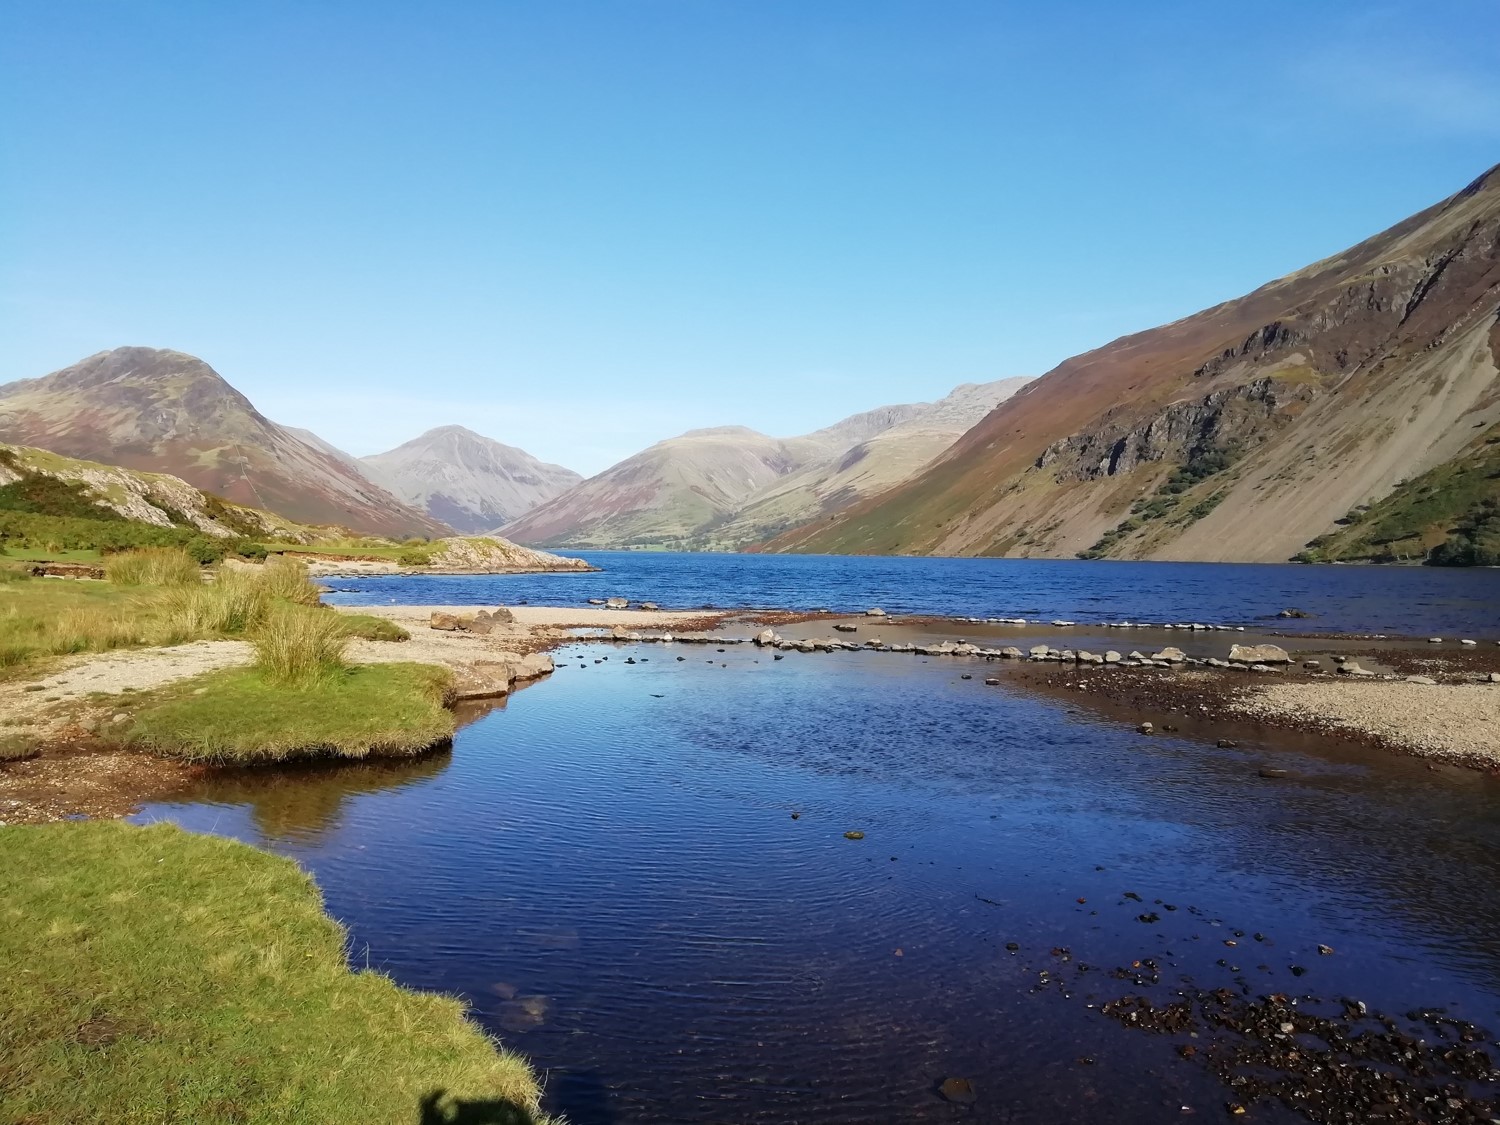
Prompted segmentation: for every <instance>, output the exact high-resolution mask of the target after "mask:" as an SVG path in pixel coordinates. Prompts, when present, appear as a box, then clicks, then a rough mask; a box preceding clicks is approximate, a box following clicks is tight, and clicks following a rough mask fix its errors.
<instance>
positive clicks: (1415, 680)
mask: <svg viewBox="0 0 1500 1125" xmlns="http://www.w3.org/2000/svg"><path fill="white" fill-rule="evenodd" d="M1406 682H1407V683H1409V684H1430V685H1432V686H1433V687H1436V686H1437V681H1436V680H1434V679H1433V678H1432V677H1431V676H1407V677H1406Z"/></svg>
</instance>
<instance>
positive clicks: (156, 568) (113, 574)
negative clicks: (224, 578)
mask: <svg viewBox="0 0 1500 1125" xmlns="http://www.w3.org/2000/svg"><path fill="white" fill-rule="evenodd" d="M104 576H105V577H106V578H107V579H109V581H110V583H111V584H113V585H115V586H192V585H194V584H198V585H201V584H202V582H203V568H202V567H201V566H199V565H198V562H197V560H195V559H194V558H192V556H190V555H189V554H188V553H187V552H186V551H182V550H178V549H175V548H172V547H147V548H144V549H142V550H139V551H122V552H120V553H119V554H118V555H111V556H110V557H109V558H107V559H105V560H104Z"/></svg>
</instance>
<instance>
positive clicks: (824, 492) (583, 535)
mask: <svg viewBox="0 0 1500 1125" xmlns="http://www.w3.org/2000/svg"><path fill="white" fill-rule="evenodd" d="M1025 382H1026V380H1025V379H1002V380H999V381H997V382H994V383H970V384H965V385H964V386H961V387H959V388H957V389H956V390H954V391H953V393H952V394H950V395H948V396H947V397H946V398H944V399H942V400H940V401H939V402H936V403H911V404H904V405H898V406H883V407H879V408H877V409H875V410H868V411H865V412H863V413H861V414H855V415H853V416H851V417H849V418H845V419H844V420H843V421H841V422H838V423H836V424H834V425H832V426H829V427H826V428H825V429H822V430H817V431H815V432H814V433H810V434H804V435H802V436H800V437H794V438H785V439H777V438H770V437H767V436H766V435H765V434H760V433H756V432H755V431H754V430H747V429H745V428H744V427H740V426H724V427H718V428H716V429H709V430H694V431H692V432H690V433H687V434H683V435H682V436H681V437H677V438H671V439H669V440H668V441H664V442H659V443H658V444H656V445H654V446H652V447H651V448H650V449H647V450H645V451H644V452H642V453H639V454H637V455H636V456H634V457H631V458H629V459H628V460H625V461H622V462H620V464H618V465H615V466H614V467H613V468H610V469H608V470H606V471H605V472H603V473H601V474H600V475H599V476H597V477H594V478H592V479H590V480H588V481H585V482H584V483H583V484H581V485H578V486H577V487H575V488H573V489H572V490H570V491H569V492H567V493H564V494H563V495H562V496H560V497H558V498H557V499H556V500H553V501H551V502H549V503H547V504H543V505H541V506H540V507H538V508H537V509H536V510H535V511H533V512H531V513H530V514H528V515H527V516H525V517H523V518H522V519H520V520H518V521H516V522H514V523H511V524H508V525H506V526H505V527H504V528H503V530H504V532H505V534H506V535H508V536H510V537H511V538H514V539H519V540H521V541H522V542H530V543H540V544H545V545H558V546H573V547H620V546H662V547H673V548H677V549H685V550H735V549H737V548H740V547H743V546H746V545H748V544H752V543H756V542H759V541H760V540H762V539H765V538H767V537H768V536H770V535H772V534H775V533H776V532H777V531H781V530H783V529H785V528H788V527H793V526H796V525H797V524H800V523H802V522H804V521H806V520H808V519H811V518H815V517H816V516H818V515H819V514H821V513H825V512H830V511H834V510H836V509H837V508H839V507H842V506H843V505H845V504H848V503H851V502H852V501H854V500H857V499H859V498H861V497H863V496H867V495H870V494H871V493H873V492H876V491H879V490H881V489H884V488H888V487H890V485H892V484H894V483H896V482H897V481H899V480H903V479H905V478H906V477H907V476H909V475H911V474H912V473H914V472H916V471H917V470H918V469H919V468H921V467H922V465H924V464H926V463H927V462H928V461H930V460H931V459H932V458H933V457H935V456H937V455H938V454H939V453H941V452H942V451H943V450H944V449H946V448H947V447H948V446H949V445H951V444H952V443H953V441H954V440H955V439H956V438H957V437H958V436H959V435H960V434H961V433H963V431H964V430H965V429H967V428H968V427H969V426H971V425H973V424H974V423H975V422H976V421H978V420H979V419H980V418H982V417H983V416H984V415H985V414H987V413H988V412H989V411H990V410H992V409H994V408H995V406H996V405H997V404H999V403H1000V402H1001V401H1003V400H1004V399H1005V398H1006V397H1007V396H1008V395H1010V394H1012V393H1014V391H1015V390H1016V389H1018V388H1019V387H1020V386H1021V385H1023V384H1024V383H1025Z"/></svg>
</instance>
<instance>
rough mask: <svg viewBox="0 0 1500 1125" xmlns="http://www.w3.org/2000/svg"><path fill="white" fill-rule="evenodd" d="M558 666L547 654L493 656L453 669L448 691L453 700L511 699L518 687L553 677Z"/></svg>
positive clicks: (515, 653) (500, 654) (499, 654)
mask: <svg viewBox="0 0 1500 1125" xmlns="http://www.w3.org/2000/svg"><path fill="white" fill-rule="evenodd" d="M555 668H556V665H555V664H554V663H553V661H552V657H550V656H548V655H547V654H546V653H545V652H535V653H529V654H527V655H524V656H523V655H522V654H521V653H518V652H497V653H492V654H491V655H490V656H488V657H487V658H486V659H484V660H475V661H471V662H469V663H464V664H458V665H454V666H453V680H452V683H451V686H450V687H449V694H450V696H451V697H452V699H453V700H454V701H455V702H456V701H460V700H475V699H499V698H501V697H503V696H506V695H509V694H510V691H511V689H512V688H513V687H514V686H515V685H516V684H517V683H524V682H526V681H527V680H535V679H539V678H541V677H542V676H547V675H551V673H552V672H553V671H554V670H555Z"/></svg>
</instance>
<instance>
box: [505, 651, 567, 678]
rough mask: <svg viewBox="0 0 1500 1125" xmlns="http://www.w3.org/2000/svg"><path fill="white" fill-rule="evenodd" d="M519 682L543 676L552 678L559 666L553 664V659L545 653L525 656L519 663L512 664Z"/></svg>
mask: <svg viewBox="0 0 1500 1125" xmlns="http://www.w3.org/2000/svg"><path fill="white" fill-rule="evenodd" d="M512 667H514V669H515V672H516V679H518V680H535V679H539V678H541V677H542V676H550V675H551V674H552V671H553V669H555V668H556V667H557V665H555V664H553V663H552V657H550V656H548V655H547V654H546V653H545V652H533V653H529V654H528V655H526V656H523V657H521V658H520V660H518V661H513V662H512Z"/></svg>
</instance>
